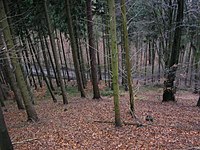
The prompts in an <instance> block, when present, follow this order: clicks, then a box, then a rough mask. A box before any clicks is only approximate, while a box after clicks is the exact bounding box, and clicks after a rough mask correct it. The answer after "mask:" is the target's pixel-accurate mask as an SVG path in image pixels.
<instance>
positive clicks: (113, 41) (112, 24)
mask: <svg viewBox="0 0 200 150" xmlns="http://www.w3.org/2000/svg"><path fill="white" fill-rule="evenodd" d="M108 8H109V16H110V18H109V20H110V38H111V50H112V75H113V77H112V83H113V96H114V108H115V126H116V127H120V126H122V122H121V118H120V108H119V83H118V50H117V39H116V37H117V34H116V17H115V1H114V0H108Z"/></svg>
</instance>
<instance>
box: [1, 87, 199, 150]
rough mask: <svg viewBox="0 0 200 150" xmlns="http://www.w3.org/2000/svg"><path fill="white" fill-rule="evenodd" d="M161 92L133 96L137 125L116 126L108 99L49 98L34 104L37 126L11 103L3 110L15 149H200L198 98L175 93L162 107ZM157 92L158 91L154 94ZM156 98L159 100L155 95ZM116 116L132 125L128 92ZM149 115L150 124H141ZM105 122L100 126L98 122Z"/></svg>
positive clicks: (149, 91)
mask: <svg viewBox="0 0 200 150" xmlns="http://www.w3.org/2000/svg"><path fill="white" fill-rule="evenodd" d="M159 91H160V90H159V89H157V90H155V89H154V90H146V91H142V92H140V93H138V95H137V97H136V98H137V99H136V102H135V107H136V115H137V116H138V118H139V119H140V120H141V122H142V123H143V124H144V126H142V127H137V126H135V125H124V126H123V127H121V128H115V126H114V125H113V123H110V122H113V120H114V116H113V115H114V111H113V100H112V98H108V97H103V98H102V100H98V101H97V100H93V99H91V98H87V99H80V98H69V102H70V103H69V104H68V105H67V106H63V105H62V101H61V100H60V102H58V103H57V104H54V103H53V102H52V100H50V99H43V100H38V101H37V104H36V106H35V107H36V109H37V112H38V115H39V118H40V121H39V122H37V123H28V122H26V121H25V118H26V114H25V111H19V110H17V108H16V106H15V105H14V104H9V105H8V106H7V109H8V112H4V115H5V119H6V123H7V126H8V130H9V133H10V136H11V139H12V142H13V144H14V148H15V150H70V149H79V150H84V149H85V150H88V149H89V150H98V149H105V150H114V149H119V150H121V149H129V150H133V149H138V150H142V149H152V150H155V149H161V150H162V149H169V150H171V149H195V148H196V149H198V148H200V117H199V114H200V109H199V108H197V107H195V105H196V102H197V99H198V98H197V97H198V96H197V95H193V94H191V93H189V92H181V91H179V92H178V94H177V95H176V97H177V103H161V98H160V96H161V94H162V93H160V92H159ZM158 92H159V93H158ZM159 95H160V96H159ZM120 100H121V101H120V105H121V117H122V120H123V121H125V122H129V123H135V120H133V119H132V118H131V116H130V113H129V101H128V93H126V94H124V95H123V96H121V99H120ZM147 115H150V116H152V117H153V122H152V123H150V122H147V121H145V117H146V116H147ZM99 121H100V122H101V121H102V122H107V123H100V122H99Z"/></svg>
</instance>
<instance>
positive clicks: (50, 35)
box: [44, 0, 68, 104]
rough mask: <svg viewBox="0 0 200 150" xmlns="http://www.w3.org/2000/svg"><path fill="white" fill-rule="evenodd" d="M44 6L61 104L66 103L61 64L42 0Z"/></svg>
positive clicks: (46, 8)
mask: <svg viewBox="0 0 200 150" xmlns="http://www.w3.org/2000/svg"><path fill="white" fill-rule="evenodd" d="M44 8H45V16H46V21H47V26H48V33H49V37H50V42H51V46H52V51H53V55H54V59H55V65H56V72H57V74H58V81H59V83H60V86H61V91H62V97H63V104H68V100H67V94H66V91H65V85H64V82H63V80H62V76H61V65H60V62H59V57H58V53H57V49H56V43H55V40H54V39H55V38H54V33H53V29H52V26H51V22H50V18H49V14H48V7H47V0H44Z"/></svg>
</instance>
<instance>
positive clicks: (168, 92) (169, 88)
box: [162, 65, 177, 102]
mask: <svg viewBox="0 0 200 150" xmlns="http://www.w3.org/2000/svg"><path fill="white" fill-rule="evenodd" d="M176 70H177V65H173V66H172V67H170V68H169V69H167V70H166V72H165V78H166V80H165V81H164V92H163V100H162V101H163V102H169V101H175V95H174V94H175V92H176V87H175V86H174V81H175V78H176Z"/></svg>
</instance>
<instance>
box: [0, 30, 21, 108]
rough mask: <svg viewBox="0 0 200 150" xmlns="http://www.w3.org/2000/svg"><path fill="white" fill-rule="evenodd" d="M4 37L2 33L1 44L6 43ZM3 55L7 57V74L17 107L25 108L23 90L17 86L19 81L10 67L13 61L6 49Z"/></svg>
mask: <svg viewBox="0 0 200 150" xmlns="http://www.w3.org/2000/svg"><path fill="white" fill-rule="evenodd" d="M4 42H5V41H4V39H2V33H1V34H0V45H5V43H4ZM2 57H3V58H7V59H5V61H4V63H5V70H6V72H7V76H8V78H9V84H10V87H11V89H12V91H13V92H14V95H15V100H16V102H17V107H18V109H24V105H23V103H22V95H21V92H20V90H19V88H18V86H17V82H16V79H15V76H14V74H13V72H12V70H11V68H10V66H12V64H11V62H10V61H9V59H8V58H9V55H8V54H6V53H5V51H4V52H3V53H2Z"/></svg>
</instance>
